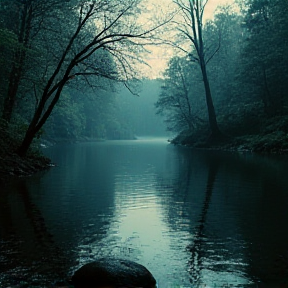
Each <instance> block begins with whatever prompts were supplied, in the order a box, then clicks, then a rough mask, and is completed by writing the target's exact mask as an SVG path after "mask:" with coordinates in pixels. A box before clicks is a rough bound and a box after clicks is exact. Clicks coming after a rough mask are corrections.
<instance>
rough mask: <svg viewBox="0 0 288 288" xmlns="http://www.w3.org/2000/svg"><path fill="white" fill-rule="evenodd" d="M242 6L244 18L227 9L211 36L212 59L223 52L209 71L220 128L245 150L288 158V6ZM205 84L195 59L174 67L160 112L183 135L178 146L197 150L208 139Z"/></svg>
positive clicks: (209, 29) (266, 1)
mask: <svg viewBox="0 0 288 288" xmlns="http://www.w3.org/2000/svg"><path fill="white" fill-rule="evenodd" d="M240 4H241V5H240V6H241V13H239V12H233V9H231V7H223V8H222V9H220V10H218V13H217V15H216V16H215V18H214V19H213V21H207V22H206V23H205V26H204V28H203V39H204V43H205V45H206V46H205V49H206V51H207V53H209V51H210V53H211V51H213V49H215V47H217V45H218V42H219V39H220V49H219V51H217V53H216V54H215V55H214V56H213V58H212V59H211V60H210V61H209V63H208V64H207V73H208V77H209V80H210V86H211V92H212V95H213V102H214V106H215V111H216V115H217V120H218V123H219V126H220V129H221V131H223V132H224V133H225V134H226V135H229V136H233V137H241V138H240V139H241V140H242V142H243V143H245V142H247V144H246V145H244V144H243V147H247V148H248V149H254V150H264V151H270V150H275V151H276V150H282V151H283V150H286V149H287V147H288V145H287V132H288V111H287V100H288V79H287V77H288V58H287V49H288V18H287V12H288V3H287V1H285V0H276V1H274V0H273V1H272V0H246V1H240ZM184 71H186V72H184ZM201 82H202V79H201V75H200V72H199V68H198V67H197V65H195V61H194V59H193V58H191V54H187V55H186V56H183V57H182V58H181V57H175V58H173V59H171V60H170V62H169V67H168V69H167V71H166V72H165V79H164V81H163V85H162V92H161V93H160V97H159V100H158V102H157V103H156V106H157V108H158V113H162V114H164V115H165V117H166V121H167V123H168V126H167V127H168V129H172V130H174V131H175V132H177V133H179V137H178V138H177V139H176V140H175V141H176V142H180V143H185V144H191V145H192V144H193V143H194V144H195V142H199V139H200V140H201V141H202V142H203V141H204V142H205V138H206V139H207V137H208V134H207V133H209V129H208V117H207V112H206V110H207V109H205V102H204V98H205V93H204V91H203V85H202V86H201ZM184 95H187V96H185V97H184ZM184 99H186V100H185V101H183V100H184ZM183 112H185V115H184V113H183ZM188 112H189V113H188ZM183 115H184V116H185V117H183ZM171 122H172V125H171ZM190 123H193V125H191V124H190ZM193 135H194V136H193ZM253 135H254V136H255V137H254V136H253ZM201 141H200V142H201ZM238 141H239V138H238ZM248 143H250V144H248ZM273 143H274V144H275V145H274V144H273ZM202 144H203V143H202Z"/></svg>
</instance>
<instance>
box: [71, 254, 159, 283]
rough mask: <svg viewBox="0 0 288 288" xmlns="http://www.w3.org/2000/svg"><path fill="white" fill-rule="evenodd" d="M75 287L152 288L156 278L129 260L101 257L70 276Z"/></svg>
mask: <svg viewBox="0 0 288 288" xmlns="http://www.w3.org/2000/svg"><path fill="white" fill-rule="evenodd" d="M72 283H73V285H74V287H75V288H100V287H103V288H104V287H105V288H108V287H109V288H120V287H121V288H136V287H137V288H140V287H141V288H154V287H156V280H155V278H154V277H153V276H152V274H151V273H150V272H149V271H148V270H147V269H146V268H145V267H144V266H142V265H140V264H138V263H135V262H133V261H129V260H123V259H111V258H101V259H99V260H97V261H95V262H91V263H88V264H86V265H84V266H82V267H81V268H80V269H79V270H77V271H76V272H75V273H74V275H73V276H72Z"/></svg>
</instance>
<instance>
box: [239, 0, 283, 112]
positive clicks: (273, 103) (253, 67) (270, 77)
mask: <svg viewBox="0 0 288 288" xmlns="http://www.w3.org/2000/svg"><path fill="white" fill-rule="evenodd" d="M245 4H246V6H245V9H246V10H245V11H244V13H245V24H244V27H245V28H246V29H247V31H248V37H247V40H246V45H245V48H244V50H243V53H242V64H241V74H240V77H239V78H240V83H239V85H242V86H243V84H244V85H245V86H246V87H247V88H248V89H247V90H249V91H250V95H251V96H250V97H254V101H258V102H259V101H260V102H262V105H261V104H260V105H259V107H261V106H262V107H263V108H264V109H263V110H264V111H263V112H264V113H265V114H266V116H268V117H274V116H277V115H283V114H285V113H287V100H288V99H287V91H288V85H287V82H288V69H287V64H288V57H287V52H286V51H287V49H288V44H287V41H286V40H285V39H287V37H288V29H287V25H288V20H287V12H288V4H287V1H285V0H274V1H271V0H249V1H246V2H245ZM251 92H253V93H251Z"/></svg>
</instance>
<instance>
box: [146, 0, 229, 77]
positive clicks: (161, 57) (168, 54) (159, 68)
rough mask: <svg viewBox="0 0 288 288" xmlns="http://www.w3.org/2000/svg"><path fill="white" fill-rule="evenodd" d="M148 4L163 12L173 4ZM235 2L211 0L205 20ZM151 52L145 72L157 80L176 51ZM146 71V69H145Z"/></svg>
mask: <svg viewBox="0 0 288 288" xmlns="http://www.w3.org/2000/svg"><path fill="white" fill-rule="evenodd" d="M147 1H148V3H149V4H150V5H151V6H153V5H157V7H159V8H160V9H162V11H163V12H165V9H167V7H168V5H169V4H168V3H171V2H172V0H147ZM233 3H234V0H209V1H208V3H207V5H206V7H205V12H204V19H212V18H213V14H214V12H215V10H216V9H217V7H218V6H222V5H227V4H233ZM149 50H150V51H151V53H150V54H149V56H147V57H146V58H145V62H146V63H147V64H149V65H150V66H151V68H148V67H147V71H145V73H144V74H145V76H146V77H148V78H157V77H159V76H161V73H162V72H164V70H165V68H166V67H167V62H168V61H169V59H170V58H172V57H173V55H174V53H175V52H174V51H173V50H172V49H169V48H167V47H164V46H161V47H159V46H158V47H150V48H149ZM145 70H146V69H145Z"/></svg>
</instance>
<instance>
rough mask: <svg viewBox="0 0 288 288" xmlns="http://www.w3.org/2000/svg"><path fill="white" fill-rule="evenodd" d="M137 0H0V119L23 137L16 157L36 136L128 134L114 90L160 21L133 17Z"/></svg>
mask: <svg viewBox="0 0 288 288" xmlns="http://www.w3.org/2000/svg"><path fill="white" fill-rule="evenodd" d="M141 5H142V4H141V1H140V0H127V1H103V0H93V1H78V0H66V1H60V0H46V1H38V0H25V1H20V0H1V1H0V16H1V20H0V40H1V41H0V64H1V65H0V109H1V114H2V120H3V121H1V123H2V124H1V125H4V126H6V127H5V129H6V128H7V127H8V129H9V127H12V126H13V127H14V126H15V125H16V126H17V125H18V126H19V127H20V128H19V129H17V131H20V132H19V133H20V134H19V133H18V132H17V135H15V136H16V137H17V138H18V139H22V142H21V141H20V143H18V144H19V147H18V149H17V153H18V154H19V155H20V156H24V155H25V154H26V153H27V150H28V149H29V147H30V146H31V143H32V141H33V139H34V140H35V139H37V138H39V137H40V136H44V137H46V138H49V140H54V139H55V140H59V139H63V140H65V139H68V140H71V139H72V140H75V139H79V138H83V137H89V138H97V139H99V138H100V139H107V138H108V139H123V138H125V139H127V138H129V139H131V138H132V137H133V134H134V131H133V127H132V126H131V125H128V123H127V121H126V120H125V119H124V118H123V116H122V115H121V113H120V112H121V111H120V110H121V109H120V106H121V105H120V104H121V103H119V101H117V99H116V98H117V97H116V94H117V90H121V89H122V88H121V87H122V86H125V87H128V86H130V84H131V83H132V82H133V81H132V79H134V78H135V77H136V76H138V74H137V73H138V72H137V71H138V70H139V69H138V70H137V65H136V64H139V65H140V63H141V62H142V61H141V59H140V58H139V57H138V56H137V55H139V53H140V52H141V51H144V50H145V49H144V48H143V44H145V41H149V43H151V41H153V39H154V38H153V37H154V32H155V31H156V30H157V29H158V28H159V27H161V26H162V24H159V25H158V26H157V25H156V24H153V23H152V22H151V23H150V22H149V23H148V22H146V23H145V25H143V23H140V22H138V21H136V20H137V16H138V15H139V13H140V11H141V9H142V8H143V7H142V6H141ZM141 7H142V8H141ZM164 22H165V21H164ZM139 65H138V66H139ZM119 83H120V84H119ZM123 84H124V85H123ZM132 90H133V89H132V88H131V87H130V88H128V89H127V91H130V92H132V94H133V93H134V92H133V91H132Z"/></svg>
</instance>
